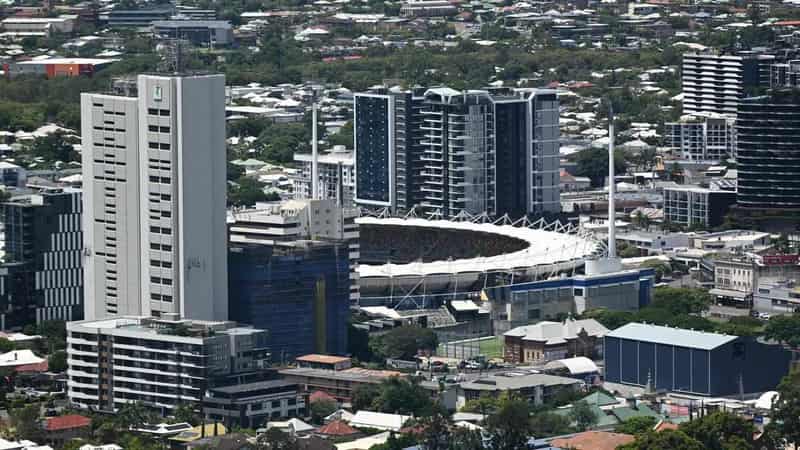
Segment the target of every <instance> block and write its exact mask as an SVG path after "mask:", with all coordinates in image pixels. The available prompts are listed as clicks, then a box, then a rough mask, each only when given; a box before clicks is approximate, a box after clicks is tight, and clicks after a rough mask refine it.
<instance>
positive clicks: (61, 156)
mask: <svg viewBox="0 0 800 450" xmlns="http://www.w3.org/2000/svg"><path fill="white" fill-rule="evenodd" d="M31 153H32V154H33V156H36V157H41V158H43V159H44V160H45V161H50V162H52V161H63V162H68V161H77V160H78V159H79V155H78V152H76V151H75V149H74V148H73V147H72V144H70V143H68V142H67V140H66V138H65V135H64V133H62V132H60V131H59V132H56V133H52V134H49V135H47V136H44V137H37V138H36V140H34V141H33V145H32V146H31Z"/></svg>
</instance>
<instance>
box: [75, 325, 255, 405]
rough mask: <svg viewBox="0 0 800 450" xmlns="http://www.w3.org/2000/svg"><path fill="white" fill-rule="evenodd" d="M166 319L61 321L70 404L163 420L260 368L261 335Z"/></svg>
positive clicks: (233, 328) (239, 329)
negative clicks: (133, 410) (155, 414)
mask: <svg viewBox="0 0 800 450" xmlns="http://www.w3.org/2000/svg"><path fill="white" fill-rule="evenodd" d="M172 316H175V314H167V315H166V317H164V318H159V319H156V318H144V317H116V318H110V319H103V320H98V321H92V320H88V321H80V322H70V323H68V324H67V359H68V363H69V369H68V370H67V375H68V377H69V379H68V381H67V397H68V398H69V401H70V404H71V405H72V406H73V407H76V408H81V409H91V410H94V411H103V412H115V411H117V410H118V409H119V408H120V407H122V406H123V405H125V404H127V403H133V402H136V403H140V404H142V405H144V406H146V407H148V408H153V409H156V410H159V411H161V412H162V413H164V414H165V415H166V414H170V413H171V412H172V411H173V410H174V408H175V407H177V406H180V405H182V404H185V403H190V404H192V403H194V404H197V403H200V401H201V399H202V398H203V395H204V393H205V392H206V390H207V389H208V388H210V387H215V386H217V383H218V382H219V383H222V382H224V381H225V378H226V377H229V376H231V375H233V374H239V373H247V372H255V371H258V370H262V369H264V368H266V367H267V366H268V361H269V352H268V348H267V346H268V343H269V340H268V333H267V332H266V331H263V330H258V329H254V328H242V327H237V326H236V324H235V323H233V322H225V321H223V322H209V321H198V320H178V319H176V318H175V317H172ZM112 367H113V370H111V368H112Z"/></svg>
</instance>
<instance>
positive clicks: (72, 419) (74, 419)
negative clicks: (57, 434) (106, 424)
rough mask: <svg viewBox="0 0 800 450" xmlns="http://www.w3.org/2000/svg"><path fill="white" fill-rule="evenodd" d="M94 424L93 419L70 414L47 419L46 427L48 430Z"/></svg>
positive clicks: (69, 428) (68, 428)
mask: <svg viewBox="0 0 800 450" xmlns="http://www.w3.org/2000/svg"><path fill="white" fill-rule="evenodd" d="M91 424H92V419H90V418H88V417H83V416H80V415H78V414H70V415H68V416H60V417H51V418H49V419H47V423H46V424H45V426H44V429H45V430H47V431H60V430H71V429H73V428H83V427H88V426H89V425H91Z"/></svg>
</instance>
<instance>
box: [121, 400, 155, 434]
mask: <svg viewBox="0 0 800 450" xmlns="http://www.w3.org/2000/svg"><path fill="white" fill-rule="evenodd" d="M155 419H156V417H155V414H154V413H153V412H152V411H151V410H149V409H147V407H145V406H144V405H143V404H141V403H139V402H133V403H126V404H124V405H123V406H122V407H121V408H119V410H118V411H117V415H116V418H115V420H114V422H115V425H116V426H117V428H118V429H122V430H130V429H136V428H141V427H142V426H143V425H146V424H149V423H153V422H154V421H155Z"/></svg>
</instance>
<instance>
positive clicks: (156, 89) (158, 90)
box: [153, 86, 163, 102]
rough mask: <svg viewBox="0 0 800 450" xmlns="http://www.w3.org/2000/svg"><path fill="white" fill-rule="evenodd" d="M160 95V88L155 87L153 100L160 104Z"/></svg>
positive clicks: (161, 92)
mask: <svg viewBox="0 0 800 450" xmlns="http://www.w3.org/2000/svg"><path fill="white" fill-rule="evenodd" d="M162 94H163V91H162V89H161V86H156V87H155V89H153V100H155V101H157V102H160V101H161V100H162Z"/></svg>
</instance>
